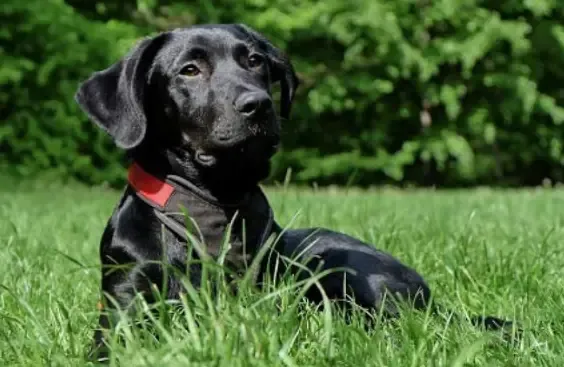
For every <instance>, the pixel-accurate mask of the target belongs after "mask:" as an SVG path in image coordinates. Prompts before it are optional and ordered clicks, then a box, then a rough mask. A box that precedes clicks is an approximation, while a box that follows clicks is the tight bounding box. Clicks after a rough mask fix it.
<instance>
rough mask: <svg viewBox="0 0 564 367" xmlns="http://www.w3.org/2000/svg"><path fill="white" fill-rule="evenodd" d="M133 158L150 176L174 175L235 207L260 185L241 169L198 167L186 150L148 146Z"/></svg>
mask: <svg viewBox="0 0 564 367" xmlns="http://www.w3.org/2000/svg"><path fill="white" fill-rule="evenodd" d="M130 158H131V159H132V160H133V161H134V162H136V163H138V164H140V165H141V166H142V167H143V168H144V170H146V171H147V172H148V173H149V174H151V175H154V176H157V177H163V178H164V177H167V176H170V175H173V176H178V177H180V178H182V179H184V180H186V181H188V182H190V184H191V185H193V186H194V187H195V188H196V189H197V190H198V191H199V192H200V193H201V194H202V195H203V196H204V197H206V199H207V200H209V201H214V202H217V203H219V205H222V204H223V205H226V206H233V205H234V204H236V203H239V202H241V201H242V200H244V199H245V197H246V196H247V195H248V194H249V193H250V192H253V191H255V190H256V189H257V187H258V184H259V182H258V180H257V179H253V178H252V177H249V175H247V174H245V172H242V171H239V172H237V170H232V172H222V170H220V169H217V170H212V169H207V170H206V169H203V168H201V167H198V166H197V164H196V163H195V162H194V161H193V159H192V157H191V156H190V153H189V152H185V151H180V152H174V151H170V150H158V149H147V148H145V149H142V150H137V151H135V152H134V153H133V154H131V156H130ZM219 172H221V174H220V173H219Z"/></svg>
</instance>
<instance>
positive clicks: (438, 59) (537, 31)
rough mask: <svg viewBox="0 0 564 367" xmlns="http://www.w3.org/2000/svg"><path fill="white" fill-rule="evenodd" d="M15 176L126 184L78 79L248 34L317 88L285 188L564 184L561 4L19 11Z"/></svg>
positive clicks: (4, 143) (0, 73) (105, 4)
mask: <svg viewBox="0 0 564 367" xmlns="http://www.w3.org/2000/svg"><path fill="white" fill-rule="evenodd" d="M5 4H6V5H4V6H3V7H2V8H1V9H0V20H1V21H2V24H3V25H4V27H3V30H2V31H1V32H0V42H1V43H0V55H1V57H2V61H3V62H2V64H0V85H1V86H2V88H1V89H0V103H1V104H0V121H2V125H1V126H0V152H1V153H2V155H1V157H0V164H3V165H4V167H6V169H8V168H10V169H11V170H16V171H17V172H18V173H20V174H27V175H31V174H35V173H37V172H41V171H45V170H48V169H52V170H54V171H55V172H57V173H58V174H60V175H62V176H68V177H77V178H79V179H81V180H84V181H86V182H89V183H101V182H110V183H112V184H114V183H120V182H122V180H123V170H122V169H121V166H122V159H121V152H119V151H117V149H116V148H115V147H114V146H113V145H112V143H111V142H110V141H109V139H108V138H107V137H106V136H104V135H103V134H102V133H100V132H99V131H97V130H96V129H95V128H94V127H93V126H92V124H91V123H89V122H88V121H87V120H86V118H85V116H84V115H83V114H82V113H81V112H80V111H79V110H78V108H77V106H76V105H75V103H74V100H73V98H72V95H73V94H74V91H75V89H76V86H77V83H78V82H79V81H80V80H82V79H84V78H85V77H87V76H88V75H89V74H90V73H91V72H93V71H95V70H98V69H101V68H105V67H107V66H108V65H109V64H111V63H113V62H114V61H115V60H116V59H117V58H118V57H120V56H121V55H123V54H124V53H125V52H126V50H127V48H128V47H129V46H130V45H131V43H132V42H133V41H134V40H135V39H136V38H137V37H140V36H144V35H147V34H149V33H151V32H157V31H162V30H166V29H170V28H174V27H179V26H187V25H191V24H197V23H216V22H243V23H247V24H249V25H250V26H252V27H254V28H256V29H258V30H259V31H261V32H263V33H264V34H266V35H267V36H268V37H269V38H270V39H271V40H272V41H273V42H274V43H276V44H277V45H278V46H280V47H281V48H283V49H285V50H286V51H287V53H288V54H289V55H290V56H291V58H292V59H293V60H294V62H295V65H296V68H297V70H298V72H299V75H300V78H301V79H302V85H301V88H300V90H299V93H298V96H297V99H296V104H295V107H294V110H293V111H294V112H293V117H292V119H291V120H289V121H286V122H284V125H285V126H284V129H285V135H284V137H283V147H282V151H281V152H280V153H279V154H277V155H276V156H275V159H274V165H273V168H274V169H273V176H272V179H283V177H284V175H285V173H286V171H287V169H288V168H291V169H292V171H293V172H294V175H293V181H297V182H302V183H311V182H317V183H319V184H327V183H338V184H345V183H352V184H362V185H369V184H378V183H382V182H396V183H414V184H441V185H473V184H491V183H498V184H537V183H539V182H540V181H542V180H543V179H544V178H551V179H552V180H554V181H562V180H563V179H564V170H563V168H562V163H563V162H564V161H563V159H564V146H563V142H564V129H563V123H564V3H562V2H559V1H556V0H535V1H534V2H533V1H516V0H499V1H495V2H493V1H479V0H436V1H429V0H397V1H394V2H390V1H385V0H352V1H351V0H349V1H343V0H327V1H313V0H299V1H298V0H270V1H266V0H241V1H237V2H233V1H231V0H216V1H213V2H211V1H204V0H201V1H194V2H180V1H165V0H138V1H117V0H107V1H98V2H95V1H87V0H72V1H70V0H69V1H67V2H64V1H62V0H28V1H26V2H22V1H19V0H6V1H5Z"/></svg>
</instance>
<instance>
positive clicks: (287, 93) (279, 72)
mask: <svg viewBox="0 0 564 367" xmlns="http://www.w3.org/2000/svg"><path fill="white" fill-rule="evenodd" d="M238 26H239V27H241V28H242V29H243V30H244V31H245V32H246V33H247V34H249V35H250V36H251V37H252V38H253V39H254V40H255V41H256V42H259V43H260V44H261V46H262V48H263V49H264V50H265V51H266V52H267V54H268V57H269V59H270V61H271V64H272V67H273V70H271V72H272V81H273V82H280V87H281V88H280V89H281V96H280V116H282V117H283V118H286V119H287V118H289V117H290V111H291V109H292V102H293V101H294V96H295V94H296V90H297V89H298V86H299V85H300V81H299V79H298V76H297V75H296V72H295V70H294V66H293V65H292V63H291V62H290V59H289V58H288V56H287V55H286V54H284V53H283V52H282V51H281V50H280V49H278V48H276V47H275V46H274V45H273V44H272V43H270V41H268V40H267V39H266V38H265V37H264V36H263V35H261V34H259V33H258V32H257V31H255V30H253V29H251V28H250V27H248V26H246V25H244V24H238Z"/></svg>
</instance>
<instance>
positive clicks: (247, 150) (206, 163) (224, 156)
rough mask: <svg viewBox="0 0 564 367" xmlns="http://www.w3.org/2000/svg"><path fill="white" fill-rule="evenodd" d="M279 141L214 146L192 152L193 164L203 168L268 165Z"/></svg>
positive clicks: (251, 141) (250, 141)
mask: <svg viewBox="0 0 564 367" xmlns="http://www.w3.org/2000/svg"><path fill="white" fill-rule="evenodd" d="M278 145H279V139H278V138H270V139H259V138H249V139H244V140H241V141H239V142H233V143H224V144H214V145H210V146H209V147H207V148H197V149H195V151H194V160H195V162H196V163H197V164H198V165H199V166H201V167H205V168H213V167H219V166H222V167H225V166H226V165H228V166H231V167H237V166H245V165H246V166H251V167H252V166H254V165H257V164H258V165H261V166H262V165H263V164H264V163H268V162H269V161H270V158H272V156H273V155H274V154H275V153H276V152H277V151H278Z"/></svg>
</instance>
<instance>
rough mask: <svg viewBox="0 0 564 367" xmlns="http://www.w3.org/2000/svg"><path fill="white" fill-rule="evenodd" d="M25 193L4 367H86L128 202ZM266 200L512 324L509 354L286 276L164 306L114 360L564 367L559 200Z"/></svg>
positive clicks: (127, 334) (482, 194) (13, 212)
mask: <svg viewBox="0 0 564 367" xmlns="http://www.w3.org/2000/svg"><path fill="white" fill-rule="evenodd" d="M26 187H27V188H24V187H23V186H22V187H20V188H19V189H17V188H15V186H13V185H9V186H2V188H0V286H1V287H2V288H1V289H0V361H2V363H1V365H3V366H4V365H6V366H80V365H84V364H85V362H84V359H83V356H84V354H85V352H86V348H87V346H88V344H89V342H90V337H91V329H92V328H93V327H94V326H95V323H96V316H97V314H96V312H97V311H96V302H97V301H98V297H99V292H98V287H99V276H100V274H99V268H98V264H99V260H98V242H99V238H100V235H101V233H102V230H103V228H104V226H105V223H106V221H107V219H108V217H109V215H110V213H111V210H112V208H113V206H114V205H115V203H116V201H117V199H118V198H119V195H120V193H119V192H114V191H109V190H103V189H89V188H84V187H80V186H70V187H58V186H50V187H47V188H43V187H42V186H41V185H34V186H31V185H29V186H26ZM267 193H268V196H269V199H270V201H271V204H272V206H273V207H274V210H275V213H276V217H277V220H278V222H279V223H280V224H281V225H283V226H285V225H287V224H289V223H292V226H293V227H303V226H325V227H329V228H332V229H335V230H339V231H343V232H346V233H348V234H351V235H354V236H357V237H359V238H361V239H363V240H366V241H369V242H371V243H374V244H376V245H377V246H378V247H379V248H381V249H384V250H386V251H389V252H391V253H392V254H394V255H395V256H396V257H398V258H400V259H401V260H402V261H404V262H405V263H407V264H409V265H411V266H413V267H415V268H416V269H418V270H419V271H420V272H421V273H422V274H423V275H424V276H425V277H426V279H427V280H428V282H429V284H430V286H431V287H432V289H433V291H434V295H435V298H436V299H438V300H439V301H440V302H441V303H443V304H445V305H446V306H448V307H450V308H452V309H453V310H456V311H458V312H461V313H471V314H476V313H487V314H493V315H499V316H502V317H505V318H509V319H516V320H517V321H518V322H519V324H520V325H521V326H522V327H523V328H524V329H525V333H524V337H523V339H522V341H521V342H520V343H519V344H517V345H515V346H510V345H508V344H506V343H503V342H502V341H501V339H500V337H499V335H498V334H496V333H489V332H483V331H480V330H477V329H475V328H473V327H471V326H469V325H467V324H466V323H452V322H450V321H449V318H448V317H447V316H445V317H436V316H430V315H427V314H426V313H417V312H407V313H405V314H404V317H403V318H402V319H401V320H399V322H393V323H381V324H377V327H376V328H375V329H373V330H366V329H365V327H364V324H363V323H362V321H361V319H362V317H361V315H362V313H361V312H360V311H359V312H358V313H357V314H356V317H354V318H353V320H352V321H351V322H350V323H348V324H347V323H345V322H344V321H343V319H342V318H341V317H339V315H338V314H335V313H331V314H329V313H327V312H328V311H327V310H325V311H323V310H318V309H316V308H315V307H313V305H304V304H303V303H300V302H298V300H299V297H298V293H299V290H300V288H299V287H298V285H296V284H294V283H292V282H289V281H287V282H283V283H282V284H277V285H275V286H273V287H271V288H268V289H266V290H264V291H263V292H258V291H256V290H255V289H253V288H252V287H242V289H240V292H239V293H238V294H237V295H232V294H229V293H227V292H219V294H218V295H217V296H216V297H211V296H210V294H209V292H200V293H195V292H187V294H186V297H185V298H184V299H183V300H182V301H181V304H180V308H181V310H182V311H181V312H179V313H175V314H169V313H168V312H167V310H168V308H161V312H160V317H159V318H158V320H159V321H158V322H157V323H156V325H157V326H156V327H155V328H154V330H152V331H151V332H149V331H148V330H146V329H145V328H143V327H141V328H129V327H128V326H127V324H125V323H124V324H121V325H120V330H121V334H122V335H123V336H124V338H125V339H126V340H127V343H126V345H127V347H124V346H123V345H122V344H118V343H115V344H114V358H115V359H114V360H112V363H118V362H119V364H120V365H122V366H186V365H191V366H192V365H196V366H225V367H231V366H355V367H358V366H427V365H430V366H454V365H456V366H463V365H465V366H478V365H480V366H543V365H547V366H562V365H564V326H562V323H561V322H560V321H564V312H563V311H562V305H564V281H563V280H562V279H564V278H563V276H562V275H563V270H562V269H564V251H563V250H564V226H563V223H564V210H562V208H564V191H549V190H520V191H497V190H485V189H482V190H472V191H451V192H440V191H439V192H435V191H430V190H420V191H411V192H407V191H397V190H382V191H370V192H363V191H359V190H349V191H345V190H336V191H328V190H321V191H318V192H314V191H311V190H298V189H281V188H277V189H268V190H267ZM212 273H213V272H212ZM211 276H213V274H212V275H211ZM161 306H162V305H161ZM161 306H158V307H161ZM158 315H159V313H158V312H157V316H158Z"/></svg>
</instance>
